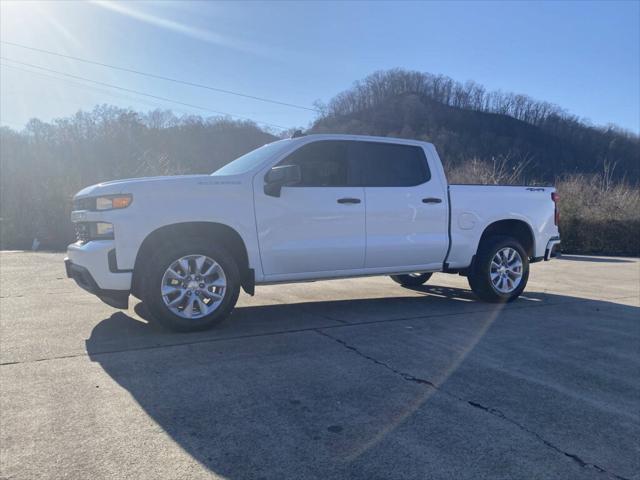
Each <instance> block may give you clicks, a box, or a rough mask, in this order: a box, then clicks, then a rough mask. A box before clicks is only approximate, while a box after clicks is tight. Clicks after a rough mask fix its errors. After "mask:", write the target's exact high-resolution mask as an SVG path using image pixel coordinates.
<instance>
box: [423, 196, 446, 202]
mask: <svg viewBox="0 0 640 480" xmlns="http://www.w3.org/2000/svg"><path fill="white" fill-rule="evenodd" d="M422 203H442V199H441V198H435V197H429V198H423V199H422Z"/></svg>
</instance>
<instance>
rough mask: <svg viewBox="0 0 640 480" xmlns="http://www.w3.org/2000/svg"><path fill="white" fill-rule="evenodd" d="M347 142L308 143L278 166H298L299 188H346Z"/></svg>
mask: <svg viewBox="0 0 640 480" xmlns="http://www.w3.org/2000/svg"><path fill="white" fill-rule="evenodd" d="M348 151H349V148H348V142H341V141H332V140H327V141H319V142H313V143H308V144H306V145H304V146H302V147H300V148H299V149H298V150H296V151H295V152H293V153H292V154H291V155H289V156H288V157H287V158H285V159H284V160H283V161H282V162H281V163H280V165H298V166H299V167H300V171H301V173H302V182H301V183H299V184H298V185H296V186H299V187H346V186H348V185H349V184H350V174H349V170H350V169H349V157H348Z"/></svg>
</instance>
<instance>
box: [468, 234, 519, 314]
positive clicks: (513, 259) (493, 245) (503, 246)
mask: <svg viewBox="0 0 640 480" xmlns="http://www.w3.org/2000/svg"><path fill="white" fill-rule="evenodd" d="M467 278H468V280H469V285H470V286H471V289H472V290H473V291H474V293H475V294H476V295H477V296H478V297H480V298H481V299H482V300H484V301H487V302H496V303H505V302H510V301H512V300H515V299H516V298H518V297H519V296H520V294H521V293H522V292H523V290H524V289H525V287H526V285H527V280H528V279H529V257H528V256H527V253H526V252H525V251H524V248H522V245H520V242H518V241H517V240H516V239H515V238H512V237H505V236H495V237H490V238H488V239H486V240H485V241H483V242H482V244H481V245H480V247H479V248H478V253H477V254H476V258H475V260H474V264H473V267H472V269H471V271H470V272H469V275H468V277H467Z"/></svg>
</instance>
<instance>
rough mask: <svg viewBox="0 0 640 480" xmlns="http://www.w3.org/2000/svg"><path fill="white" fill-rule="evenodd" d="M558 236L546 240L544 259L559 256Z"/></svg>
mask: <svg viewBox="0 0 640 480" xmlns="http://www.w3.org/2000/svg"><path fill="white" fill-rule="evenodd" d="M560 252H561V250H560V237H553V238H551V239H549V241H548V242H547V248H546V249H545V250H544V259H545V261H547V260H551V259H552V258H558V257H559V256H560Z"/></svg>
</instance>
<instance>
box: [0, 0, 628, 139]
mask: <svg viewBox="0 0 640 480" xmlns="http://www.w3.org/2000/svg"><path fill="white" fill-rule="evenodd" d="M1 8H2V12H1V15H0V16H1V22H2V23H1V28H0V32H1V37H2V40H3V41H8V42H16V43H20V44H24V45H28V46H32V47H36V48H42V49H47V50H52V51H56V52H60V53H64V54H67V55H73V56H77V57H83V58H87V59H92V60H97V61H100V62H104V63H109V64H114V65H118V66H123V67H127V68H134V69H138V70H142V71H147V72H152V73H156V74H159V75H166V76H171V77H176V78H181V79H185V80H188V81H192V82H199V83H205V84H209V85H213V86H217V87H220V88H224V89H229V90H236V91H240V92H244V93H247V94H251V95H256V96H263V97H268V98H273V99H277V100H281V101H285V102H291V103H296V104H301V105H309V106H311V105H312V104H313V102H314V101H316V100H319V101H324V102H326V101H328V100H329V99H330V98H331V97H332V96H333V95H335V94H336V93H338V92H340V91H342V90H344V89H347V88H349V86H350V85H351V84H352V83H353V82H354V81H355V80H357V79H361V78H363V77H365V76H366V75H367V74H369V73H371V72H373V71H375V70H380V69H387V68H393V67H403V68H407V69H415V70H419V71H425V72H431V73H441V74H445V75H448V76H450V77H452V78H454V79H456V80H460V81H466V80H474V81H476V82H478V83H481V84H483V85H484V86H486V87H487V88H488V89H502V90H505V91H513V92H517V93H525V94H527V95H530V96H532V97H534V98H537V99H540V100H546V101H550V102H553V103H556V104H558V105H560V106H562V107H563V108H565V109H567V110H568V111H569V112H571V113H573V114H576V115H578V116H580V117H582V118H585V119H587V120H589V121H591V122H592V123H594V124H597V125H604V124H609V123H613V124H617V125H619V126H621V127H623V128H626V129H629V130H631V131H634V132H636V133H640V2H638V1H634V2H632V1H625V2H615V1H606V2H586V1H585V2H578V1H575V2H512V3H510V2H479V1H477V2H407V3H402V2H393V3H385V2H351V3H348V2H336V3H331V2H319V3H313V2H302V1H299V2H260V3H253V2H229V3H226V2H169V1H164V2H121V3H117V4H105V3H102V2H75V1H73V2H63V1H57V2H54V1H50V2H29V1H25V2H11V1H2V3H1ZM0 53H1V55H2V56H3V57H5V58H8V59H13V60H19V61H22V62H27V63H31V64H34V65H40V66H43V67H47V68H50V69H54V70H58V71H62V72H66V73H70V74H73V75H78V76H82V77H86V78H91V79H94V80H99V81H102V82H107V83H112V84H116V85H120V86H122V87H126V88H129V89H134V90H140V91H144V92H147V93H149V94H153V95H158V96H163V97H168V98H172V99H175V100H178V101H181V102H185V103H191V104H195V105H200V106H203V107H206V108H210V109H213V110H217V111H222V112H228V113H232V114H237V115H240V116H244V117H250V118H252V119H255V120H256V121H263V122H268V123H272V124H277V125H282V126H285V127H294V126H306V125H308V123H309V122H310V121H312V120H313V118H314V114H313V113H312V112H308V111H304V110H296V109H292V108H288V107H283V106H278V105H272V104H267V103H260V102H256V101H253V100H247V99H242V98H239V97H235V96H231V95H226V94H220V93H215V92H210V91H205V90H200V89H195V88H191V87H186V86H180V85H175V84H172V83H167V82H164V81H161V80H153V79H149V78H145V77H139V76H136V75H133V74H129V73H125V72H120V71H115V70H111V69H107V68H103V67H98V66H91V65H86V64H82V63H78V62H75V61H72V60H68V59H64V58H58V57H53V56H49V55H46V54H43V53H38V52H31V51H27V50H23V49H20V48H17V47H14V46H9V45H6V44H2V45H1V46H0ZM2 63H3V64H4V65H7V66H3V67H2V69H1V77H0V103H1V105H0V121H1V123H2V124H3V125H9V126H11V127H14V128H19V127H21V126H23V125H24V123H25V122H26V121H27V120H28V119H29V118H32V117H38V118H41V119H43V120H45V121H49V120H51V119H53V118H56V117H61V116H67V115H70V114H73V113H74V112H76V111H77V110H79V109H91V108H92V107H93V106H94V105H96V104H101V103H110V104H114V105H119V106H123V107H132V108H134V109H136V110H144V111H146V110H150V109H153V108H155V107H160V108H169V109H173V110H175V111H177V112H179V113H197V114H202V115H205V116H207V115H210V113H208V112H206V111H201V110H197V109H193V108H188V107H180V106H176V105H172V104H170V103H167V102H163V101H159V100H151V99H148V98H146V99H145V98H141V97H138V96H136V95H133V94H124V93H123V92H118V91H115V90H112V89H109V88H106V87H95V86H93V87H90V86H87V85H86V84H83V82H80V81H75V83H72V82H69V81H68V80H66V81H65V80H61V79H60V78H59V77H60V76H59V75H55V74H50V73H48V74H47V75H52V76H53V77H56V78H52V76H44V75H42V72H41V73H40V74H35V73H33V72H32V71H33V70H34V69H33V68H30V67H24V66H19V68H23V69H27V70H31V71H30V72H26V71H23V70H18V69H16V68H15V67H16V66H18V65H16V64H15V63H12V62H10V61H6V60H3V61H2ZM9 65H13V67H11V66H9Z"/></svg>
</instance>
